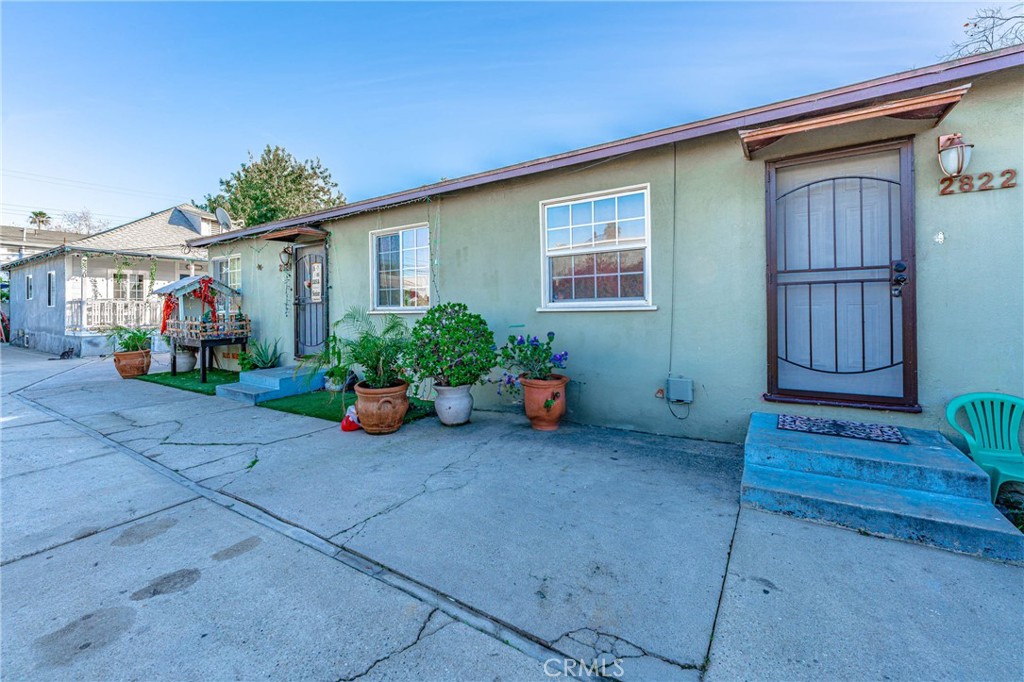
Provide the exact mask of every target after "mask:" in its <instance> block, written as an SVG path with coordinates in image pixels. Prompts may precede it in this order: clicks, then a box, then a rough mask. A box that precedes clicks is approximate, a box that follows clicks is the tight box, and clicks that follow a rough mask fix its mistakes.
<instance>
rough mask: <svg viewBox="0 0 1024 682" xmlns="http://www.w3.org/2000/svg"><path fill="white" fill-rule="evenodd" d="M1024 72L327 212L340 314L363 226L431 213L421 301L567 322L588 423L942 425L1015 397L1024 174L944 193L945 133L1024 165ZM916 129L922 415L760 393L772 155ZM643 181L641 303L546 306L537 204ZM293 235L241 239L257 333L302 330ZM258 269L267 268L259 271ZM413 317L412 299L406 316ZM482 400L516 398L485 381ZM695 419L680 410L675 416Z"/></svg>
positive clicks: (579, 408)
mask: <svg viewBox="0 0 1024 682" xmlns="http://www.w3.org/2000/svg"><path fill="white" fill-rule="evenodd" d="M1022 91H1024V69H1016V70H1014V71H1008V72H1002V73H998V74H992V75H989V76H985V77H982V78H978V79H976V80H975V82H974V85H973V87H972V89H971V91H970V93H969V94H968V95H967V97H965V98H964V100H963V101H962V102H961V103H960V104H959V105H958V106H957V107H956V108H955V109H954V110H953V112H952V113H951V114H950V115H949V116H948V117H947V118H946V119H945V120H944V121H943V122H942V123H941V124H940V125H939V126H938V127H931V123H930V122H923V121H916V122H914V121H894V120H888V119H881V120H874V121H865V122H861V123H856V124H850V125H847V126H843V127H839V128H832V129H825V130H819V131H814V132H810V133H804V134H801V135H796V136H793V137H791V138H786V139H784V140H782V141H780V142H778V143H776V144H774V145H771V146H769V147H768V148H766V149H764V150H762V151H761V152H759V153H758V154H756V155H755V158H754V160H746V159H745V158H744V156H743V153H742V150H741V146H740V142H739V139H738V136H737V135H736V133H735V132H728V133H722V134H718V135H712V136H708V137H704V138H700V139H697V140H693V141H688V142H681V143H679V144H677V145H674V146H666V147H661V148H656V149H652V150H647V151H643V152H637V153H634V154H630V155H627V156H625V157H622V158H619V159H616V160H612V161H607V162H603V163H600V164H594V165H592V166H589V167H588V166H582V167H575V168H570V169H564V170H559V171H552V172H548V173H544V174H538V175H534V176H530V177H526V178H522V179H519V180H514V181H508V182H502V183H495V184H491V185H488V186H484V187H480V188H477V189H474V190H467V191H463V192H460V193H458V194H454V195H450V196H447V197H444V198H440V199H437V198H435V199H434V200H433V201H431V202H420V203H415V204H409V205H406V206H399V207H395V208H392V209H386V210H383V211H379V212H370V213H366V214H361V215H356V216H353V217H350V218H345V219H342V220H337V221H333V222H331V223H328V224H327V225H326V226H325V227H326V228H327V229H328V230H330V232H331V241H330V250H329V276H328V286H329V291H330V310H329V316H330V319H331V320H332V321H333V320H338V319H340V317H341V316H342V315H343V314H344V313H345V311H346V310H347V309H348V308H350V307H352V306H362V307H373V304H374V298H373V285H372V282H373V274H372V270H371V269H372V267H373V265H372V264H373V260H372V256H371V245H372V244H373V241H372V238H371V234H372V233H374V232H376V231H379V230H387V229H388V228H395V227H400V226H409V225H418V224H422V223H426V224H427V225H428V226H429V242H430V261H431V272H430V301H431V303H438V302H444V301H462V302H465V303H467V304H468V305H469V306H470V308H471V309H472V310H474V311H476V312H479V313H480V314H482V315H483V316H484V317H485V318H486V319H487V320H488V322H489V324H490V326H491V329H492V330H493V331H494V333H495V337H496V341H497V342H498V343H499V344H500V343H502V342H503V340H504V338H505V337H506V336H507V335H508V334H510V333H512V334H519V333H529V334H536V335H538V336H543V335H544V334H545V333H546V332H548V331H554V332H555V333H556V335H557V336H556V340H555V349H556V350H563V349H564V350H568V351H569V354H570V357H569V366H568V369H567V371H566V373H567V374H569V375H570V376H571V377H572V379H573V381H572V383H571V384H570V386H569V389H568V391H567V397H568V400H569V417H570V418H571V419H575V420H579V421H582V422H586V423H594V424H604V425H608V426H613V427H620V428H627V429H636V430H641V431H648V432H656V433H666V434H672V435H680V436H688V437H696V438H707V439H713V440H725V441H734V442H735V441H739V440H741V439H742V437H743V433H744V432H745V429H746V425H747V421H748V419H749V415H750V413H751V412H753V411H768V412H789V413H798V414H806V415H812V416H826V417H832V418H838V419H854V420H860V421H869V422H880V423H894V424H901V425H906V426H916V427H923V428H934V429H941V430H943V431H944V432H946V433H950V430H949V429H948V427H947V426H946V424H945V417H944V408H945V405H946V403H947V402H948V400H949V399H950V398H951V397H953V396H955V395H958V394H961V393H965V392H969V391H976V390H987V391H1002V392H1007V393H1013V394H1017V395H1021V394H1024V323H1022V320H1024V182H1022V180H1024V178H1018V186H1017V187H1015V188H1009V189H1000V190H995V191H989V192H976V193H966V194H957V195H953V196H940V195H939V180H940V177H941V172H940V170H939V166H938V163H937V160H936V140H937V137H938V135H940V134H944V133H952V132H961V133H963V134H964V137H965V138H966V139H967V140H968V141H969V142H971V143H973V144H975V148H974V158H973V160H972V162H971V169H970V170H971V171H973V172H978V173H980V172H982V171H986V170H988V171H997V172H998V171H1001V170H1003V169H1006V168H1015V169H1017V171H1018V172H1019V173H1021V172H1024V159H1022V150H1024V128H1022V126H1021V125H1020V122H1021V121H1022V120H1024V98H1021V97H1020V93H1021V92H1022ZM897 137H912V138H913V166H914V171H915V187H914V191H915V213H916V253H917V272H916V273H915V276H916V282H915V284H916V287H917V314H918V329H917V335H918V360H919V368H918V379H919V401H920V404H921V407H922V412H921V413H920V414H911V413H903V412H892V411H884V410H863V409H854V408H848V407H825V406H814V405H787V404H779V403H771V402H766V401H764V400H763V399H762V394H763V393H765V391H766V390H767V359H768V357H767V352H768V351H767V348H766V346H767V309H766V291H767V289H766V281H765V269H766V261H765V258H766V255H765V239H766V217H765V162H766V161H770V160H773V159H778V158H784V157H788V156H793V155H797V154H801V153H807V152H818V151H825V150H830V149H836V148H841V147H847V146H851V145H861V144H868V143H872V142H877V141H880V140H886V139H892V138H897ZM639 186H643V187H646V188H648V189H647V193H648V194H647V202H648V209H647V210H648V218H649V242H648V247H649V259H648V261H647V262H648V269H647V275H648V277H649V285H650V291H649V295H650V298H649V301H647V300H645V301H640V302H637V305H635V306H633V309H619V310H611V309H604V310H600V309H598V310H593V309H591V310H567V309H557V310H548V309H544V306H542V305H541V303H542V294H543V292H544V291H545V286H546V285H545V283H544V280H543V267H542V264H543V261H542V258H543V256H542V250H541V249H542V242H541V225H540V215H541V207H542V205H544V203H545V202H549V201H552V200H557V199H560V198H564V197H575V196H579V195H588V194H591V193H600V192H613V191H619V190H623V189H629V188H636V187H639ZM285 246H286V244H284V243H281V242H267V241H263V240H240V241H238V242H234V243H231V244H225V245H217V246H214V247H212V248H211V249H210V252H211V256H214V255H215V254H217V255H226V254H229V253H236V252H237V253H239V254H240V255H241V270H242V272H241V282H242V293H243V297H244V308H245V310H246V311H247V312H248V313H249V314H250V315H252V317H253V319H254V324H255V329H256V336H257V338H260V339H269V340H271V341H272V340H274V339H275V338H277V339H280V340H281V342H282V347H284V348H290V344H291V343H292V340H293V338H294V321H293V319H292V315H293V313H292V309H291V302H292V297H293V292H292V290H291V287H292V283H291V272H290V270H287V271H285V272H282V271H280V270H279V268H278V265H279V263H280V260H279V254H280V251H281V249H282V248H284V247H285ZM260 266H262V268H261V267H260ZM402 314H403V316H405V317H406V318H407V319H408V320H409V321H410V323H411V322H414V321H415V320H416V319H418V317H419V313H417V312H416V311H403V312H402ZM670 372H672V373H677V374H683V375H686V376H688V377H691V378H692V379H693V380H694V384H695V394H694V400H693V403H692V404H691V405H689V406H688V407H684V406H677V407H676V413H677V415H673V414H672V413H671V412H670V411H669V407H668V405H667V404H666V402H665V401H664V400H663V399H660V398H657V397H656V392H657V391H658V390H659V389H661V388H663V387H664V382H665V378H666V376H667V375H668V374H669V373H670ZM473 390H474V396H475V397H476V400H477V405H478V406H479V407H481V408H502V409H503V408H506V407H508V406H509V404H508V403H507V401H506V400H505V399H504V398H499V397H498V396H497V395H496V394H495V390H494V387H493V386H478V387H476V388H474V389H473ZM680 417H685V418H680Z"/></svg>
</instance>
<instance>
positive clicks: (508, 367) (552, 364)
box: [497, 332, 569, 396]
mask: <svg viewBox="0 0 1024 682" xmlns="http://www.w3.org/2000/svg"><path fill="white" fill-rule="evenodd" d="M554 340H555V333H554V332H548V334H547V340H546V341H541V340H540V339H539V338H538V337H536V336H528V335H527V336H524V335H522V334H520V335H519V336H516V335H514V334H512V335H510V336H509V337H508V341H507V342H506V343H505V345H504V346H502V347H501V348H499V349H497V350H498V358H499V361H500V364H501V366H502V367H504V368H505V371H504V372H502V375H501V379H499V380H498V395H501V392H502V390H505V391H508V393H510V394H511V395H513V396H517V395H519V393H520V391H521V390H522V387H521V386H520V385H519V377H520V376H524V377H526V378H527V379H548V378H550V377H551V375H552V374H554V372H555V370H556V369H565V363H566V362H568V361H569V351H564V350H563V351H561V352H560V353H556V352H554V351H553V350H552V348H551V344H552V343H553V342H554Z"/></svg>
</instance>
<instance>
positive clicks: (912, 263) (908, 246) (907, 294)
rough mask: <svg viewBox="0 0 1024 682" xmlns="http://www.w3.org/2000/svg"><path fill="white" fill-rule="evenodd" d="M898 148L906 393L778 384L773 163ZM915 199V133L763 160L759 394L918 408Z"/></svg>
mask: <svg viewBox="0 0 1024 682" xmlns="http://www.w3.org/2000/svg"><path fill="white" fill-rule="evenodd" d="M896 150H898V151H899V153H900V246H901V249H902V252H903V259H902V260H903V261H904V262H905V263H906V264H907V272H909V273H910V280H909V282H908V283H907V285H906V286H904V287H903V300H904V306H903V321H904V324H903V327H904V329H903V394H904V395H903V397H902V398H893V399H886V398H875V397H870V396H862V395H852V394H851V395H845V394H837V393H830V394H826V393H821V394H813V393H809V392H802V391H793V390H783V389H780V388H779V382H778V364H779V361H778V346H779V329H778V321H779V317H778V291H777V286H776V285H777V274H776V269H777V268H776V263H775V259H776V258H777V249H778V243H777V239H776V236H777V230H776V229H775V194H776V181H775V173H776V171H777V169H779V168H785V167H787V166H795V165H800V164H804V163H814V162H818V161H828V160H831V159H837V158H845V157H849V156H859V155H861V154H871V153H874V152H879V151H896ZM914 201H915V197H914V158H913V137H900V138H893V139H890V140H883V141H880V142H876V143H872V144H866V145H854V146H847V147H838V148H835V149H829V150H824V151H820V152H811V153H805V154H798V155H794V156H789V157H786V158H783V159H777V160H774V161H766V162H765V250H766V253H765V290H766V292H765V294H766V310H767V313H768V320H767V322H768V324H767V332H768V333H767V344H766V349H765V350H766V353H765V354H766V355H767V363H768V367H767V375H768V392H767V393H765V394H764V396H763V397H764V399H765V400H769V401H774V402H793V403H801V404H812V405H830V406H834V407H859V408H863V409H876V410H898V411H902V412H920V411H921V407H920V406H919V405H918V386H917V296H916V292H917V262H916V258H915V232H916V230H915V224H914V205H915V204H914Z"/></svg>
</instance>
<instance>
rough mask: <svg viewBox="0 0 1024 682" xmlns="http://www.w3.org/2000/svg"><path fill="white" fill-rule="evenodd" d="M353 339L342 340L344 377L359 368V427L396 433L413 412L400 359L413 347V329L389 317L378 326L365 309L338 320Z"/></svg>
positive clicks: (350, 311)
mask: <svg viewBox="0 0 1024 682" xmlns="http://www.w3.org/2000/svg"><path fill="white" fill-rule="evenodd" d="M338 324H340V325H342V326H343V327H344V328H346V329H347V330H348V331H349V332H351V333H352V337H351V338H348V337H340V338H339V342H340V348H339V356H338V357H339V358H340V360H341V362H342V365H343V366H344V374H346V375H347V374H348V370H350V369H353V368H354V367H355V366H357V365H358V366H359V367H361V368H362V370H363V380H362V381H360V382H359V383H357V384H356V387H355V391H356V413H357V414H358V415H359V424H360V426H362V427H363V429H364V430H365V431H366V432H367V433H370V434H374V435H377V434H385V433H394V432H395V431H397V430H398V429H399V428H401V426H402V420H403V419H404V418H405V413H406V412H407V411H408V410H409V396H408V395H407V391H408V390H409V382H408V381H406V380H405V373H404V371H403V369H402V367H401V364H400V359H401V358H402V356H403V355H404V354H405V352H406V350H407V349H408V347H409V327H408V325H406V323H405V321H404V320H402V318H400V317H398V316H397V315H394V314H389V315H386V316H385V317H384V318H383V319H382V320H381V321H380V323H379V324H378V323H377V321H375V320H374V319H373V318H372V317H371V316H370V314H369V313H367V312H366V310H365V309H363V308H352V309H350V310H349V311H348V312H347V313H345V316H344V317H342V318H341V320H339V321H338Z"/></svg>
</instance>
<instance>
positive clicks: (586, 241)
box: [572, 225, 594, 247]
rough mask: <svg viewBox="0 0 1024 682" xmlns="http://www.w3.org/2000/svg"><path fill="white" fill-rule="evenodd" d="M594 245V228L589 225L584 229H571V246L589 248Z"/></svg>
mask: <svg viewBox="0 0 1024 682" xmlns="http://www.w3.org/2000/svg"><path fill="white" fill-rule="evenodd" d="M593 243H594V228H593V227H592V226H590V225H587V226H586V227H574V228H572V245H573V247H576V246H590V245H591V244H593Z"/></svg>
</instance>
